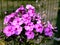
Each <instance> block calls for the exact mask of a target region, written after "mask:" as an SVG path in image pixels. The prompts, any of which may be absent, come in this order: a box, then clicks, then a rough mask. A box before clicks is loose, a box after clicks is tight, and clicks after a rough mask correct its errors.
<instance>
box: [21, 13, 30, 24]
mask: <svg viewBox="0 0 60 45" xmlns="http://www.w3.org/2000/svg"><path fill="white" fill-rule="evenodd" d="M22 19H23V21H24V23H25V24H27V23H29V22H31V17H29V15H28V14H24V15H23V16H22Z"/></svg>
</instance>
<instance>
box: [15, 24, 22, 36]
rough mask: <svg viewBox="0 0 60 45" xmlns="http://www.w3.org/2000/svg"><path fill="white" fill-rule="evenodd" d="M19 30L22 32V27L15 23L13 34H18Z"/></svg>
mask: <svg viewBox="0 0 60 45" xmlns="http://www.w3.org/2000/svg"><path fill="white" fill-rule="evenodd" d="M21 32H22V27H21V26H19V25H16V26H15V34H16V35H19V34H21Z"/></svg>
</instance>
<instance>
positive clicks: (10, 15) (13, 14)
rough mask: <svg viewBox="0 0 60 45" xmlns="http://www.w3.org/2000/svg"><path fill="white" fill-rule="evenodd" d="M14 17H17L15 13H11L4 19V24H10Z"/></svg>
mask: <svg viewBox="0 0 60 45" xmlns="http://www.w3.org/2000/svg"><path fill="white" fill-rule="evenodd" d="M14 16H15V13H11V14H9V15H8V16H5V18H4V24H8V22H10V21H13V18H14ZM11 19H12V20H11Z"/></svg>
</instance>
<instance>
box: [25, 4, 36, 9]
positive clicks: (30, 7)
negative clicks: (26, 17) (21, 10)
mask: <svg viewBox="0 0 60 45" xmlns="http://www.w3.org/2000/svg"><path fill="white" fill-rule="evenodd" d="M26 8H27V9H35V7H33V6H32V5H30V4H28V5H26Z"/></svg>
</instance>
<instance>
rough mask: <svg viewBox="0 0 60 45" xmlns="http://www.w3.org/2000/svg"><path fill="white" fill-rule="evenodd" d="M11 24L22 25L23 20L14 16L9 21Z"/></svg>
mask: <svg viewBox="0 0 60 45" xmlns="http://www.w3.org/2000/svg"><path fill="white" fill-rule="evenodd" d="M11 24H12V25H22V24H23V20H22V18H19V17H16V18H15V19H14V20H13V22H11Z"/></svg>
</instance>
